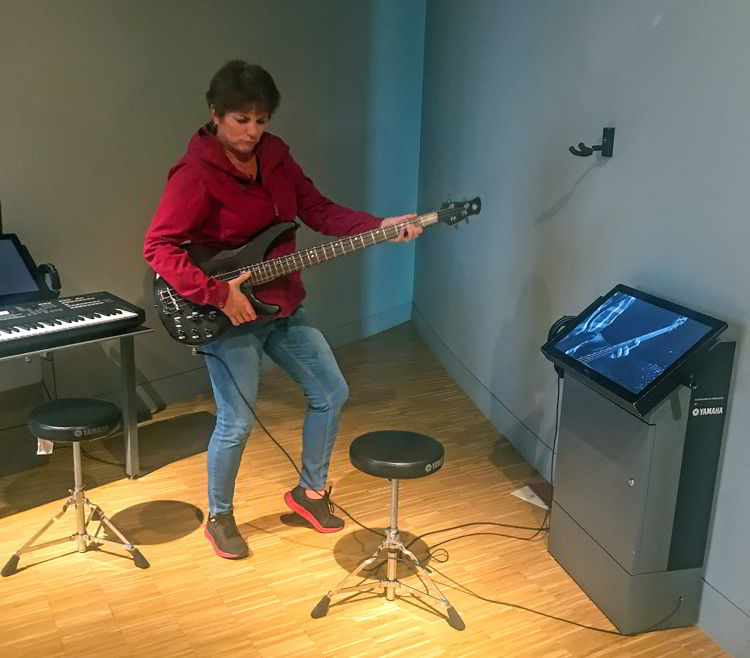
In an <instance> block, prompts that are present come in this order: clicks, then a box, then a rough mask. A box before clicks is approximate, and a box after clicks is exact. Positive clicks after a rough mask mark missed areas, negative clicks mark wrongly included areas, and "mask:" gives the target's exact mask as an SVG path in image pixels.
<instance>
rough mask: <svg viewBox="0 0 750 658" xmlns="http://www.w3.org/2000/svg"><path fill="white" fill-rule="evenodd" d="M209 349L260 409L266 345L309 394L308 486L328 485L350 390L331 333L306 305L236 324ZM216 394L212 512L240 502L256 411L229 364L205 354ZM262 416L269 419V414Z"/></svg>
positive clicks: (305, 466) (304, 445) (210, 456)
mask: <svg viewBox="0 0 750 658" xmlns="http://www.w3.org/2000/svg"><path fill="white" fill-rule="evenodd" d="M203 351H205V352H208V353H209V354H213V355H216V356H218V357H220V358H221V359H223V360H224V362H225V363H226V364H227V366H228V367H229V369H230V370H231V372H232V375H233V376H234V379H235V380H236V382H237V384H238V385H239V387H240V389H241V390H242V394H243V395H244V396H245V398H246V399H247V401H248V402H249V403H250V404H251V405H252V406H253V409H255V399H256V395H257V392H258V379H259V376H260V362H261V356H262V353H263V352H264V351H265V352H266V353H267V354H268V355H269V356H270V357H271V358H272V359H273V360H274V361H275V362H276V363H277V364H278V365H279V366H281V367H282V368H283V369H284V370H286V371H287V372H288V373H289V375H290V376H291V377H292V379H294V381H296V382H297V383H298V384H299V385H300V386H301V387H302V390H303V391H304V393H305V398H306V399H307V412H306V413H305V422H304V426H303V429H302V477H301V478H300V482H299V484H300V486H301V487H305V488H308V489H316V490H320V489H323V487H324V486H325V482H326V478H327V477H328V462H329V461H330V459H331V452H332V451H333V444H334V442H335V440H336V432H337V430H338V424H339V414H340V412H341V408H342V407H343V406H344V403H345V402H346V400H347V399H348V397H349V389H348V387H347V385H346V381H345V380H344V377H343V375H342V374H341V371H340V370H339V367H338V364H337V363H336V359H335V357H334V356H333V352H332V351H331V348H330V346H329V345H328V343H327V342H326V339H325V338H324V337H323V334H322V333H321V332H320V331H319V330H318V329H317V328H316V327H314V326H313V324H312V321H311V320H310V316H309V315H308V314H307V312H306V311H305V310H304V309H303V308H302V307H299V308H298V309H297V310H296V311H295V312H294V313H293V314H292V315H291V316H289V317H287V318H279V319H276V320H256V321H255V322H248V323H245V324H242V325H240V326H238V327H231V328H230V329H229V330H227V332H226V333H225V334H224V335H223V336H222V337H221V338H219V339H218V340H215V341H213V342H211V343H208V344H207V345H204V346H203ZM204 358H205V359H206V365H207V366H208V372H209V375H210V376H211V386H212V387H213V391H214V397H215V399H216V407H217V413H216V427H215V428H214V431H213V434H212V435H211V441H210V442H209V444H208V504H209V512H210V513H211V514H220V513H222V512H226V511H228V510H230V509H232V498H233V496H234V481H235V479H236V477H237V471H238V470H239V466H240V459H241V458H242V453H243V451H244V449H245V443H246V442H247V438H248V435H249V434H250V429H251V427H252V424H253V415H252V413H251V412H250V410H249V409H248V408H247V405H246V404H245V403H244V402H243V400H242V397H241V396H240V395H239V393H238V392H237V388H236V386H235V385H234V383H233V382H232V379H231V377H230V376H229V374H228V373H227V369H226V368H225V367H224V365H222V363H221V362H220V361H219V360H218V359H216V358H214V357H212V356H207V357H204ZM261 420H263V419H262V418H261Z"/></svg>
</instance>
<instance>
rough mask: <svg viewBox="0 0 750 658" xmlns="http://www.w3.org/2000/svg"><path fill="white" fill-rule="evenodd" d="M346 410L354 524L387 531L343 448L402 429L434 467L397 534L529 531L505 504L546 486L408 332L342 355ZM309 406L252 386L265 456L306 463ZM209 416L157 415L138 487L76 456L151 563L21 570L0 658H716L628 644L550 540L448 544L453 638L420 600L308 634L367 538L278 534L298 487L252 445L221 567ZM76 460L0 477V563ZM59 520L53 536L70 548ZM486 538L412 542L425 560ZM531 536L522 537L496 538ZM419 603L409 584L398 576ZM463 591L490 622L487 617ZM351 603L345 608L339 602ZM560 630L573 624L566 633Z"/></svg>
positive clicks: (70, 555)
mask: <svg viewBox="0 0 750 658" xmlns="http://www.w3.org/2000/svg"><path fill="white" fill-rule="evenodd" d="M337 356H338V358H339V361H340V364H341V368H342V370H343V372H344V374H345V375H346V377H347V380H348V381H349V384H350V388H351V399H350V402H349V404H348V405H347V407H346V409H345V410H344V414H343V417H342V423H341V430H340V434H339V438H338V444H337V446H336V449H335V452H334V456H333V460H332V463H331V470H330V476H331V478H332V480H333V482H334V490H333V498H334V500H336V501H337V502H340V503H341V504H342V505H343V506H344V507H345V508H346V510H347V511H348V512H349V513H351V514H352V515H354V516H355V517H356V518H357V519H359V520H360V521H361V522H362V523H363V524H365V525H367V526H370V527H374V528H378V529H382V528H383V527H384V525H385V524H387V519H388V515H387V509H388V501H389V485H388V482H387V481H385V480H380V479H377V478H373V477H370V476H367V475H364V474H362V473H361V472H359V471H357V470H355V469H354V468H353V467H352V466H351V464H350V463H349V460H348V446H349V444H350V442H351V441H352V439H353V438H354V437H356V436H357V435H359V434H362V433H364V432H368V431H373V430H379V429H404V430H411V431H416V432H422V433H425V434H428V435H431V436H434V437H436V438H438V439H440V440H441V441H442V442H443V443H444V445H445V449H446V461H445V465H444V467H443V468H442V469H441V470H440V471H439V472H437V473H436V474H435V475H433V476H430V477H425V478H421V479H418V480H410V481H404V482H403V483H402V487H401V501H400V510H399V512H400V516H399V521H400V523H399V525H400V526H401V528H402V537H404V538H406V539H407V540H408V539H410V538H413V537H414V536H417V535H420V534H421V533H425V532H428V531H434V530H438V529H441V528H446V527H448V526H452V525H456V524H460V523H466V522H470V521H495V522H501V523H512V524H518V525H526V526H538V525H539V524H540V523H542V521H543V519H544V513H543V511H542V510H541V509H539V508H537V507H534V506H533V505H530V504H528V503H525V502H523V501H521V500H519V499H518V498H516V497H514V496H511V495H510V493H511V492H512V491H513V490H515V489H517V488H519V487H521V486H523V485H524V484H527V483H529V482H532V481H537V480H538V479H539V478H538V476H537V475H536V474H535V473H534V472H533V470H532V469H531V468H530V467H529V466H528V465H527V464H526V463H525V462H524V461H523V459H521V457H520V456H519V455H518V453H516V452H515V450H514V449H513V448H512V447H511V446H510V445H509V444H508V443H507V442H506V441H505V440H504V439H503V438H502V436H501V435H500V434H498V432H497V431H496V430H495V429H494V427H493V426H492V425H491V424H490V423H489V422H488V421H487V420H486V419H485V418H484V416H482V414H481V413H480V412H479V411H478V410H477V409H476V408H475V407H474V406H473V405H472V404H471V402H470V401H469V400H468V399H467V398H466V396H465V395H464V394H463V393H462V392H461V390H460V389H459V388H458V387H457V386H456V385H455V383H454V382H453V381H452V380H451V379H450V378H449V377H448V376H447V375H446V373H445V371H443V370H442V368H441V367H440V366H439V365H438V363H437V362H436V360H435V359H434V358H433V356H432V355H431V354H430V353H429V352H428V351H427V349H426V348H425V347H424V345H423V344H422V342H421V341H420V339H419V337H418V336H417V335H416V333H415V331H414V329H413V328H412V327H411V326H410V325H408V324H407V325H402V326H400V327H396V328H395V329H392V330H390V331H387V332H385V333H383V334H380V335H378V336H374V337H372V338H369V339H367V340H363V341H360V342H358V343H356V344H353V345H349V346H347V347H345V348H343V349H340V350H338V351H337ZM303 410H304V400H303V398H302V395H301V393H300V392H299V391H298V389H297V388H296V386H295V385H294V384H293V383H292V382H291V381H290V380H289V379H288V378H287V377H286V375H284V374H282V373H280V372H278V371H275V372H272V373H270V374H268V375H266V376H265V377H264V380H263V383H262V387H261V394H260V398H259V401H258V413H259V415H260V417H261V419H262V420H263V421H264V423H265V424H266V426H267V427H268V428H269V429H270V430H271V431H272V432H273V433H274V435H275V436H276V438H277V439H278V440H279V441H280V442H281V443H282V444H283V445H284V446H285V447H286V448H287V449H288V450H289V451H290V452H291V454H292V455H294V457H295V459H298V457H299V435H300V428H301V418H302V412H303ZM212 411H213V407H212V402H211V400H198V401H195V402H194V403H191V404H185V405H181V406H180V407H174V408H170V409H168V410H166V411H165V412H162V413H160V414H158V415H157V416H156V417H155V418H154V419H153V420H152V421H150V422H149V423H147V424H144V426H142V429H141V439H142V440H141V452H142V459H143V462H144V471H145V474H144V475H143V476H142V477H141V478H140V479H138V480H136V481H130V480H127V479H124V478H123V477H122V469H121V468H119V467H117V466H110V465H107V464H104V463H102V462H99V461H92V460H91V459H87V458H85V459H84V460H83V462H84V472H85V484H86V486H87V494H88V495H89V497H90V498H91V499H92V500H93V501H94V502H96V503H97V504H99V505H100V506H101V507H102V508H103V510H104V511H105V513H107V514H108V515H109V516H110V518H111V519H112V520H113V522H114V523H115V524H116V525H117V526H118V527H119V528H120V529H121V530H122V531H123V532H125V533H126V534H127V535H129V537H130V538H131V539H132V541H133V542H134V543H136V544H137V545H138V546H139V547H140V549H141V551H142V552H143V554H144V555H145V556H146V557H147V559H148V560H149V561H150V563H151V568H150V569H148V570H141V569H137V568H135V567H134V565H133V563H132V561H131V560H129V559H126V558H124V557H120V556H119V555H116V554H115V552H114V551H112V552H105V551H104V550H92V551H89V552H87V553H82V554H80V553H76V552H74V547H73V545H72V543H70V544H63V545H60V546H56V547H52V548H47V549H43V550H41V551H39V552H35V553H33V554H31V555H24V556H23V557H22V560H21V565H20V566H21V568H20V569H19V572H18V573H16V574H15V575H13V576H11V577H9V578H4V579H2V580H0V601H1V602H2V604H1V606H0V610H1V611H2V612H1V614H0V655H2V656H5V657H10V656H34V657H36V656H44V657H45V658H46V657H52V656H158V657H159V658H168V657H170V656H262V657H264V658H265V657H268V658H281V657H285V656H289V657H295V658H298V657H305V658H306V657H308V656H309V657H315V656H336V657H342V658H353V657H355V656H399V655H408V656H418V657H431V656H451V657H453V656H456V657H458V656H480V657H482V658H487V657H494V656H512V657H514V658H515V657H524V656H547V657H549V658H564V657H568V656H596V657H603V656H618V657H619V656H625V657H628V656H641V657H643V658H646V657H659V658H662V657H666V656H670V657H671V656H675V657H676V656H721V655H726V654H724V653H723V652H722V651H721V650H720V649H719V648H718V647H717V646H716V644H714V643H713V642H712V641H711V640H710V639H709V638H708V637H707V636H706V635H705V634H704V633H702V632H701V631H700V630H698V629H697V628H686V629H677V630H668V631H660V632H653V633H647V634H644V635H641V636H636V637H621V636H618V635H613V634H607V633H603V632H599V631H597V630H590V629H586V628H582V627H581V626H579V625H577V624H581V625H584V626H592V627H596V628H599V629H605V630H610V631H612V630H614V628H613V626H612V625H611V624H610V623H609V622H608V620H607V619H606V618H605V617H604V616H603V615H602V614H601V612H599V610H598V609H597V608H596V606H595V605H594V604H593V603H592V602H591V601H590V600H589V599H588V598H587V597H586V596H585V595H584V594H583V592H582V591H581V590H580V589H579V588H578V587H577V586H576V584H575V583H574V582H573V581H572V580H571V579H570V578H569V577H568V576H567V574H566V573H565V572H564V571H563V570H562V569H561V568H560V567H559V566H558V564H557V563H556V562H555V560H554V559H553V558H552V557H550V555H549V554H548V553H547V549H546V537H545V536H544V534H543V533H542V534H540V535H539V536H538V537H537V538H536V540H533V541H521V540H518V539H512V538H504V537H498V536H483V535H480V536H473V537H467V538H465V539H460V540H457V541H452V542H449V543H447V544H444V545H443V546H442V548H445V549H447V551H448V560H447V561H445V562H443V563H440V562H438V561H437V560H441V559H443V558H444V557H445V555H444V554H443V555H442V557H441V554H440V553H439V551H438V553H437V555H436V557H435V558H434V559H432V560H430V562H429V565H431V566H432V567H434V568H435V570H434V571H433V577H434V579H435V581H436V582H437V583H438V585H439V587H440V588H441V589H442V591H443V593H444V594H445V595H446V596H447V598H448V599H450V601H451V603H452V604H453V605H454V607H455V608H456V609H457V610H458V611H459V613H460V614H461V616H462V617H463V619H464V621H465V623H466V630H464V631H462V632H459V631H456V630H454V629H452V628H450V626H448V624H447V623H446V621H445V620H444V619H443V618H442V617H441V616H440V615H439V614H438V613H437V612H436V611H434V610H431V609H430V608H429V607H428V606H426V605H424V604H422V603H420V602H419V601H418V600H417V599H415V598H413V597H405V598H397V599H396V600H395V601H392V602H390V601H386V600H385V599H384V598H383V597H382V596H379V597H378V596H375V595H373V594H367V595H361V596H358V597H356V598H354V599H353V600H348V601H344V602H342V603H340V604H338V605H335V603H336V602H337V601H338V600H339V599H337V600H335V601H334V605H332V606H331V608H330V611H329V613H328V615H327V616H326V617H324V618H322V619H312V618H311V617H310V611H311V610H312V608H313V606H314V605H315V604H316V603H317V602H318V601H319V600H320V598H321V597H322V596H323V595H324V594H325V593H326V591H327V590H329V589H331V588H332V587H333V586H334V585H335V584H336V583H337V582H338V581H339V580H340V579H341V578H342V577H343V576H344V575H345V573H346V572H348V571H349V570H350V569H352V568H353V567H354V566H355V565H356V564H357V562H358V561H359V560H360V559H361V558H362V557H364V556H366V555H368V554H369V553H370V552H372V551H373V550H374V548H375V546H376V545H377V543H378V541H379V539H378V537H377V536H376V535H375V534H373V533H370V532H368V531H366V530H363V529H361V528H359V527H358V526H356V525H355V524H354V523H351V522H348V523H347V527H346V528H345V530H344V531H343V532H342V533H338V534H333V535H321V534H318V533H316V532H314V531H313V530H311V529H308V528H301V527H291V526H289V525H285V524H284V523H283V522H282V515H285V514H286V513H287V512H288V510H287V509H286V507H285V505H284V503H283V502H282V495H283V493H284V491H286V490H287V489H288V488H290V487H291V486H292V485H294V484H295V483H296V473H295V472H294V470H293V468H292V467H291V465H290V464H289V463H288V462H287V461H286V459H285V458H284V456H283V455H282V454H281V452H280V451H279V450H278V449H277V448H276V447H275V446H274V445H273V444H272V443H271V441H270V440H269V439H268V438H267V437H266V436H265V435H264V434H263V432H262V431H261V430H259V429H258V428H256V429H254V430H253V434H252V437H251V442H250V443H249V447H248V449H247V451H246V453H245V457H244V459H243V462H242V466H241V469H240V474H239V477H238V479H237V491H236V496H235V513H236V518H237V522H238V524H239V526H240V530H241V532H242V534H243V535H245V536H246V538H247V540H248V541H249V543H250V545H251V548H252V550H253V553H254V555H253V556H252V557H251V558H250V559H247V560H241V561H229V560H223V559H220V558H218V557H216V556H215V555H214V554H213V552H212V550H211V548H210V546H209V544H208V542H207V541H206V539H205V538H204V537H203V530H202V527H201V525H202V522H203V516H204V513H205V510H206V493H205V485H206V476H205V445H206V440H207V438H208V435H209V434H210V431H211V427H212V422H213V416H212V415H211V414H210V412H212ZM121 443H122V441H121V439H118V440H116V441H114V442H113V441H108V442H106V443H100V444H96V445H95V444H90V445H91V447H90V451H91V452H92V454H94V455H95V456H98V457H99V458H101V459H104V460H107V461H118V460H120V459H121V458H122V449H121V445H120V444H121ZM71 479H72V465H71V455H70V450H57V451H56V452H55V455H54V456H53V458H52V460H51V461H50V463H49V464H47V465H45V466H43V467H39V468H37V469H34V470H31V471H25V472H23V473H19V474H16V475H11V476H6V477H4V478H1V479H0V564H4V563H5V560H6V559H7V558H8V557H10V556H11V555H12V554H13V552H14V551H15V550H16V549H17V548H18V547H20V545H21V544H22V543H23V542H24V541H25V540H26V539H27V538H28V537H30V536H31V534H33V532H34V531H35V530H36V529H38V528H39V527H40V526H41V524H42V523H43V522H44V521H46V520H47V519H48V518H49V517H50V516H52V515H53V514H54V513H56V512H57V511H58V510H59V509H60V506H61V503H62V501H63V499H64V496H65V492H66V490H67V489H68V488H69V487H70V486H71V484H72V483H71ZM73 529H74V527H73V517H72V513H71V511H69V512H68V515H67V516H66V517H63V519H62V520H61V521H60V522H58V523H57V524H56V525H55V526H53V528H52V529H50V530H49V531H48V533H47V535H48V537H45V538H49V539H51V538H54V537H58V536H64V535H67V534H69V533H70V532H72V531H73ZM471 532H502V530H501V529H499V528H492V527H490V526H484V527H476V528H468V529H463V530H454V531H449V532H445V533H441V534H434V535H430V536H428V537H425V538H424V539H422V540H418V541H417V542H416V543H415V544H414V545H413V546H412V549H413V550H414V551H415V552H416V554H417V555H418V556H419V557H424V556H425V555H426V553H427V550H428V547H430V546H432V547H435V549H437V547H436V546H435V545H436V544H437V543H438V542H440V541H442V540H444V539H448V538H451V537H458V536H460V535H464V534H468V533H471ZM506 534H515V535H517V536H525V537H528V536H530V535H532V534H533V533H532V532H528V531H512V530H508V531H506ZM401 576H404V577H405V578H408V579H409V580H408V582H409V583H410V584H412V585H414V586H415V587H419V581H417V580H416V578H415V577H414V576H412V575H410V574H409V572H407V571H404V572H403V573H402V572H401V571H399V577H401ZM456 583H460V584H461V585H463V586H465V587H467V588H469V589H470V590H472V591H474V592H476V593H478V594H480V595H482V596H483V597H485V598H489V599H494V600H497V601H502V602H504V603H501V604H494V603H488V602H485V601H482V600H479V599H477V598H475V597H473V596H471V595H470V594H469V593H467V592H466V591H465V590H463V589H462V588H461V587H460V586H459V585H457V584H456ZM342 598H343V597H342ZM565 620H567V621H565Z"/></svg>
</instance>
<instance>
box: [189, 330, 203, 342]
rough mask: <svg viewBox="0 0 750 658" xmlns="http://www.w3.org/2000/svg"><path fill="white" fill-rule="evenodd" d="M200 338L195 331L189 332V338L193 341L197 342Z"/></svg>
mask: <svg viewBox="0 0 750 658" xmlns="http://www.w3.org/2000/svg"><path fill="white" fill-rule="evenodd" d="M200 337H201V335H200V334H199V333H198V330H197V329H193V330H192V331H191V332H190V338H192V339H193V340H198V339H200Z"/></svg>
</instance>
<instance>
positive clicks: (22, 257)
mask: <svg viewBox="0 0 750 658" xmlns="http://www.w3.org/2000/svg"><path fill="white" fill-rule="evenodd" d="M50 297H54V293H52V292H51V291H50V290H49V288H48V287H47V284H46V283H45V281H44V276H43V275H42V274H40V273H39V271H38V270H37V267H36V265H35V263H34V260H33V259H32V258H31V254H29V252H28V250H27V249H26V248H25V247H24V246H23V245H22V244H21V242H20V240H19V239H18V237H17V236H16V235H15V233H0V306H7V305H8V304H13V303H18V302H26V301H34V300H38V299H49V298H50Z"/></svg>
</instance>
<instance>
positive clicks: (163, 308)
mask: <svg viewBox="0 0 750 658" xmlns="http://www.w3.org/2000/svg"><path fill="white" fill-rule="evenodd" d="M296 228H297V224H296V223H294V222H278V223H276V224H271V226H269V227H268V228H266V229H265V230H263V231H261V232H260V233H259V234H258V235H256V236H255V237H254V238H253V239H252V240H251V241H250V242H248V243H247V244H245V245H243V246H241V247H238V248H237V249H226V250H220V249H214V248H211V247H207V246H205V245H197V244H195V245H188V246H187V248H186V251H187V253H188V255H189V256H190V258H191V260H192V261H193V262H194V263H195V264H196V265H197V266H198V267H200V269H201V270H202V271H203V272H204V273H205V274H207V275H208V276H215V277H220V276H221V275H225V274H226V273H228V272H237V274H238V275H239V270H240V269H241V268H247V267H249V266H251V265H254V264H256V263H261V262H263V261H264V260H265V258H266V255H267V253H268V251H269V249H270V248H271V246H272V245H273V244H274V243H275V242H276V240H277V239H278V238H279V237H280V236H281V235H282V234H283V233H286V232H287V231H293V230H295V229H296ZM221 278H224V277H223V276H222V277H221ZM241 290H242V292H243V293H244V294H245V295H246V296H247V298H248V299H249V300H250V303H251V304H252V305H253V308H254V309H255V312H256V313H257V314H258V317H259V318H268V317H273V316H274V315H276V313H278V311H279V307H278V306H277V305H276V304H266V303H265V302H263V301H261V300H260V299H258V298H257V297H256V296H255V293H254V291H253V287H252V283H251V280H248V281H246V282H245V283H243V284H242V286H241ZM154 301H155V304H154V306H156V309H157V310H158V311H159V316H160V319H161V321H162V324H163V325H164V327H165V328H166V330H167V331H168V332H169V335H170V336H171V337H172V338H174V339H175V340H176V341H178V342H180V343H184V344H185V345H202V344H203V343H208V342H210V341H212V340H214V339H215V338H218V337H219V336H220V335H221V334H222V333H224V331H226V330H227V329H228V328H229V327H230V326H231V322H230V321H229V318H228V317H227V316H226V315H224V313H222V312H221V311H220V310H219V309H217V308H216V307H214V306H204V305H201V304H194V303H193V302H190V301H188V300H186V299H184V298H183V297H180V296H179V295H177V294H176V293H175V292H174V290H173V289H172V288H171V286H170V285H169V284H168V283H167V282H166V281H165V280H164V279H163V278H162V277H160V276H159V275H158V274H157V275H156V276H155V277H154Z"/></svg>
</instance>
